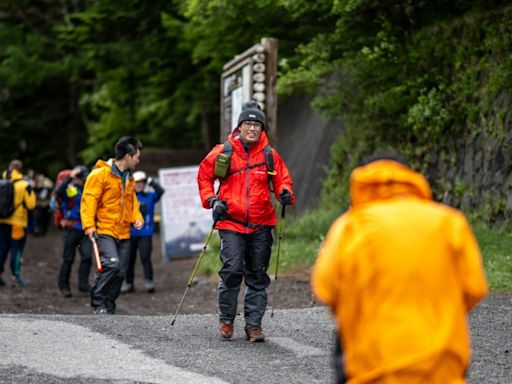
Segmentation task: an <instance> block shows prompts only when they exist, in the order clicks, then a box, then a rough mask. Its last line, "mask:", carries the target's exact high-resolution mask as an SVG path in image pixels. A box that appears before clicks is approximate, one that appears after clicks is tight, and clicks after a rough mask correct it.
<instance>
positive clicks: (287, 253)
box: [200, 209, 512, 292]
mask: <svg viewBox="0 0 512 384" xmlns="http://www.w3.org/2000/svg"><path fill="white" fill-rule="evenodd" d="M340 214H341V209H340V210H328V209H317V210H314V211H311V212H309V213H307V214H305V215H304V216H302V217H301V218H300V219H297V220H294V221H293V220H292V222H287V221H285V223H284V226H283V229H282V239H281V246H280V255H279V274H280V275H281V274H283V273H291V272H295V271H301V270H304V269H307V268H310V267H311V266H312V265H313V263H314V261H315V259H316V256H317V254H318V250H319V248H320V245H321V243H322V241H323V239H324V236H325V234H326V233H327V231H328V229H329V227H330V225H331V224H332V223H333V221H334V220H335V219H336V218H337V217H338V216H339V215H340ZM471 221H472V226H473V230H474V232H475V236H476V237H477V240H478V243H479V245H480V248H481V251H482V255H483V259H484V267H485V270H486V274H487V279H488V282H489V286H490V288H491V289H492V290H493V291H498V292H512V226H511V225H507V226H502V227H501V228H498V229H497V228H492V227H489V226H487V225H486V224H485V223H483V222H482V221H475V220H471ZM278 238H279V226H277V227H276V229H275V230H274V246H273V247H272V258H271V263H270V267H269V271H268V273H269V274H271V275H273V274H274V273H275V263H276V259H277V251H278V241H279V239H278ZM219 251H220V238H219V235H218V233H217V232H215V233H214V235H213V236H212V239H211V240H210V244H209V246H208V250H207V251H206V253H205V256H204V258H203V261H202V263H201V267H200V273H202V274H206V275H214V274H216V273H217V272H218V271H219V269H220V267H221V262H220V259H219Z"/></svg>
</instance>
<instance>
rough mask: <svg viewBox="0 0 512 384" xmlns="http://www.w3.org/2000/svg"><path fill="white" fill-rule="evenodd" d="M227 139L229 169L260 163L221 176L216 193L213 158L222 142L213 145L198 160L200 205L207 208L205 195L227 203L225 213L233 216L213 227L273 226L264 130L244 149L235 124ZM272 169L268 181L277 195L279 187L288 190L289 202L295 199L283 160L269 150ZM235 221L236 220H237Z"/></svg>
mask: <svg viewBox="0 0 512 384" xmlns="http://www.w3.org/2000/svg"><path fill="white" fill-rule="evenodd" d="M228 140H229V141H230V142H231V144H232V145H233V152H232V154H231V165H230V173H231V172H233V171H234V170H238V169H243V168H246V167H248V166H251V165H255V164H261V165H259V166H256V167H254V168H248V169H243V170H241V171H239V172H235V173H233V174H230V175H229V176H228V177H226V179H224V180H222V183H221V186H220V190H219V195H218V196H216V195H215V190H214V182H215V179H216V178H217V177H216V176H215V175H214V167H215V159H216V158H217V155H218V154H219V153H221V152H222V151H223V149H224V144H218V145H216V146H215V147H214V148H213V149H212V150H211V151H210V153H208V155H206V157H205V158H204V159H203V161H201V164H200V165H199V172H198V174H197V183H198V185H199V193H200V195H201V202H202V204H203V207H204V208H210V203H209V201H208V200H209V199H210V198H212V197H218V198H219V199H222V200H225V201H226V203H227V205H228V211H227V214H228V216H229V217H230V218H233V219H234V220H236V221H233V220H222V221H219V222H217V225H216V228H217V229H227V230H231V231H236V232H240V233H252V232H255V231H256V230H258V229H259V228H258V227H257V226H256V227H253V226H247V225H244V224H241V223H247V224H251V225H253V224H256V225H261V226H275V225H276V222H277V220H276V213H275V210H274V206H273V204H272V201H271V198H270V189H269V185H268V177H267V168H266V165H265V155H264V153H263V148H265V146H267V145H268V139H267V135H266V134H265V132H264V131H263V132H261V136H260V139H259V140H258V141H257V142H256V143H254V144H253V145H252V146H251V147H250V149H249V150H248V151H247V152H246V151H245V149H244V147H243V144H242V141H241V140H240V131H239V130H238V128H235V129H234V130H233V133H232V134H231V135H229V138H228ZM273 156H274V171H275V172H276V174H275V175H274V176H272V185H273V186H274V194H275V196H276V198H279V194H280V193H281V191H282V190H283V189H287V190H288V191H290V193H292V204H294V203H295V195H294V194H293V189H292V187H293V181H292V178H291V176H290V173H289V171H288V168H286V164H285V163H284V161H283V159H282V158H281V156H279V154H278V153H277V152H276V151H275V150H273ZM237 221H238V222H237Z"/></svg>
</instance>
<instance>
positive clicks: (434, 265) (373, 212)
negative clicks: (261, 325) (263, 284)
mask: <svg viewBox="0 0 512 384" xmlns="http://www.w3.org/2000/svg"><path fill="white" fill-rule="evenodd" d="M350 197H351V208H350V209H349V210H348V211H347V212H346V213H345V214H343V215H342V216H341V217H340V218H338V219H337V220H336V221H335V222H334V224H333V225H332V227H331V228H330V230H329V232H328V234H327V237H326V239H325V242H324V244H323V247H322V249H321V251H320V253H319V255H318V259H317V261H316V263H315V266H314V269H313V273H312V287H313V291H314V293H315V295H316V296H317V297H318V298H319V299H320V300H321V301H322V302H324V303H325V304H327V305H328V306H329V307H330V308H331V310H332V312H333V314H334V316H335V318H336V323H337V329H338V336H339V338H340V340H341V343H342V345H341V347H342V350H343V355H344V356H343V367H344V373H345V375H346V380H347V382H348V383H349V384H361V383H386V384H393V383H407V384H415V383H429V384H436V383H438V384H455V383H464V377H465V373H466V370H467V368H468V365H469V360H470V341H469V332H468V325H467V314H468V312H469V311H470V310H471V309H472V308H473V307H474V306H475V305H476V304H477V303H478V302H479V301H480V300H482V298H483V297H485V296H486V294H487V289H488V288H487V283H486V279H485V275H484V271H483V267H482V260H481V255H480V251H479V247H478V244H477V242H476V240H475V237H474V235H473V233H472V231H471V229H470V226H469V224H468V222H467V220H466V219H465V217H464V215H463V214H462V213H461V212H459V211H457V210H455V209H453V208H450V207H448V206H445V205H442V204H439V203H436V202H434V201H432V193H431V190H430V187H429V184H428V182H427V180H426V179H425V178H424V177H423V176H422V175H421V174H418V173H416V172H414V171H413V170H411V169H410V168H409V167H408V166H406V165H405V164H403V163H402V162H401V159H400V158H399V157H395V156H390V155H385V156H380V157H377V158H376V159H373V160H371V161H369V162H368V163H367V164H366V165H363V166H360V167H357V168H356V169H355V170H354V171H353V172H352V175H351V179H350Z"/></svg>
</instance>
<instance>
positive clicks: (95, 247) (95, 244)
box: [89, 233, 103, 272]
mask: <svg viewBox="0 0 512 384" xmlns="http://www.w3.org/2000/svg"><path fill="white" fill-rule="evenodd" d="M89 239H91V242H92V250H93V253H94V260H95V261H96V267H97V268H98V272H103V266H102V265H101V259H100V250H99V248H98V242H97V241H96V234H95V233H91V234H90V235H89Z"/></svg>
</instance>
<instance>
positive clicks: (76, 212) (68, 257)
mask: <svg viewBox="0 0 512 384" xmlns="http://www.w3.org/2000/svg"><path fill="white" fill-rule="evenodd" d="M88 174H89V170H88V169H87V167H85V166H83V165H77V166H76V167H75V168H73V170H72V171H71V173H70V175H69V176H68V177H66V178H65V179H64V180H63V181H62V183H61V184H60V185H58V186H57V187H56V188H55V191H54V192H55V194H56V195H57V196H58V198H59V200H60V209H61V210H62V214H63V218H62V221H61V227H62V228H64V230H65V231H64V236H63V243H64V251H63V254H62V263H61V265H60V271H59V282H58V283H59V289H60V293H61V294H62V296H64V297H71V296H72V293H71V289H70V284H69V277H70V275H71V267H72V265H73V262H74V260H75V253H76V249H77V248H78V251H79V253H80V266H79V267H78V291H79V292H80V293H82V294H88V293H89V292H90V291H91V286H90V285H89V273H90V271H91V265H92V244H91V242H90V240H89V238H88V237H87V236H86V235H85V234H84V231H83V228H82V220H81V219H80V200H81V199H82V192H83V189H84V183H85V179H86V178H87V175H88Z"/></svg>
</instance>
